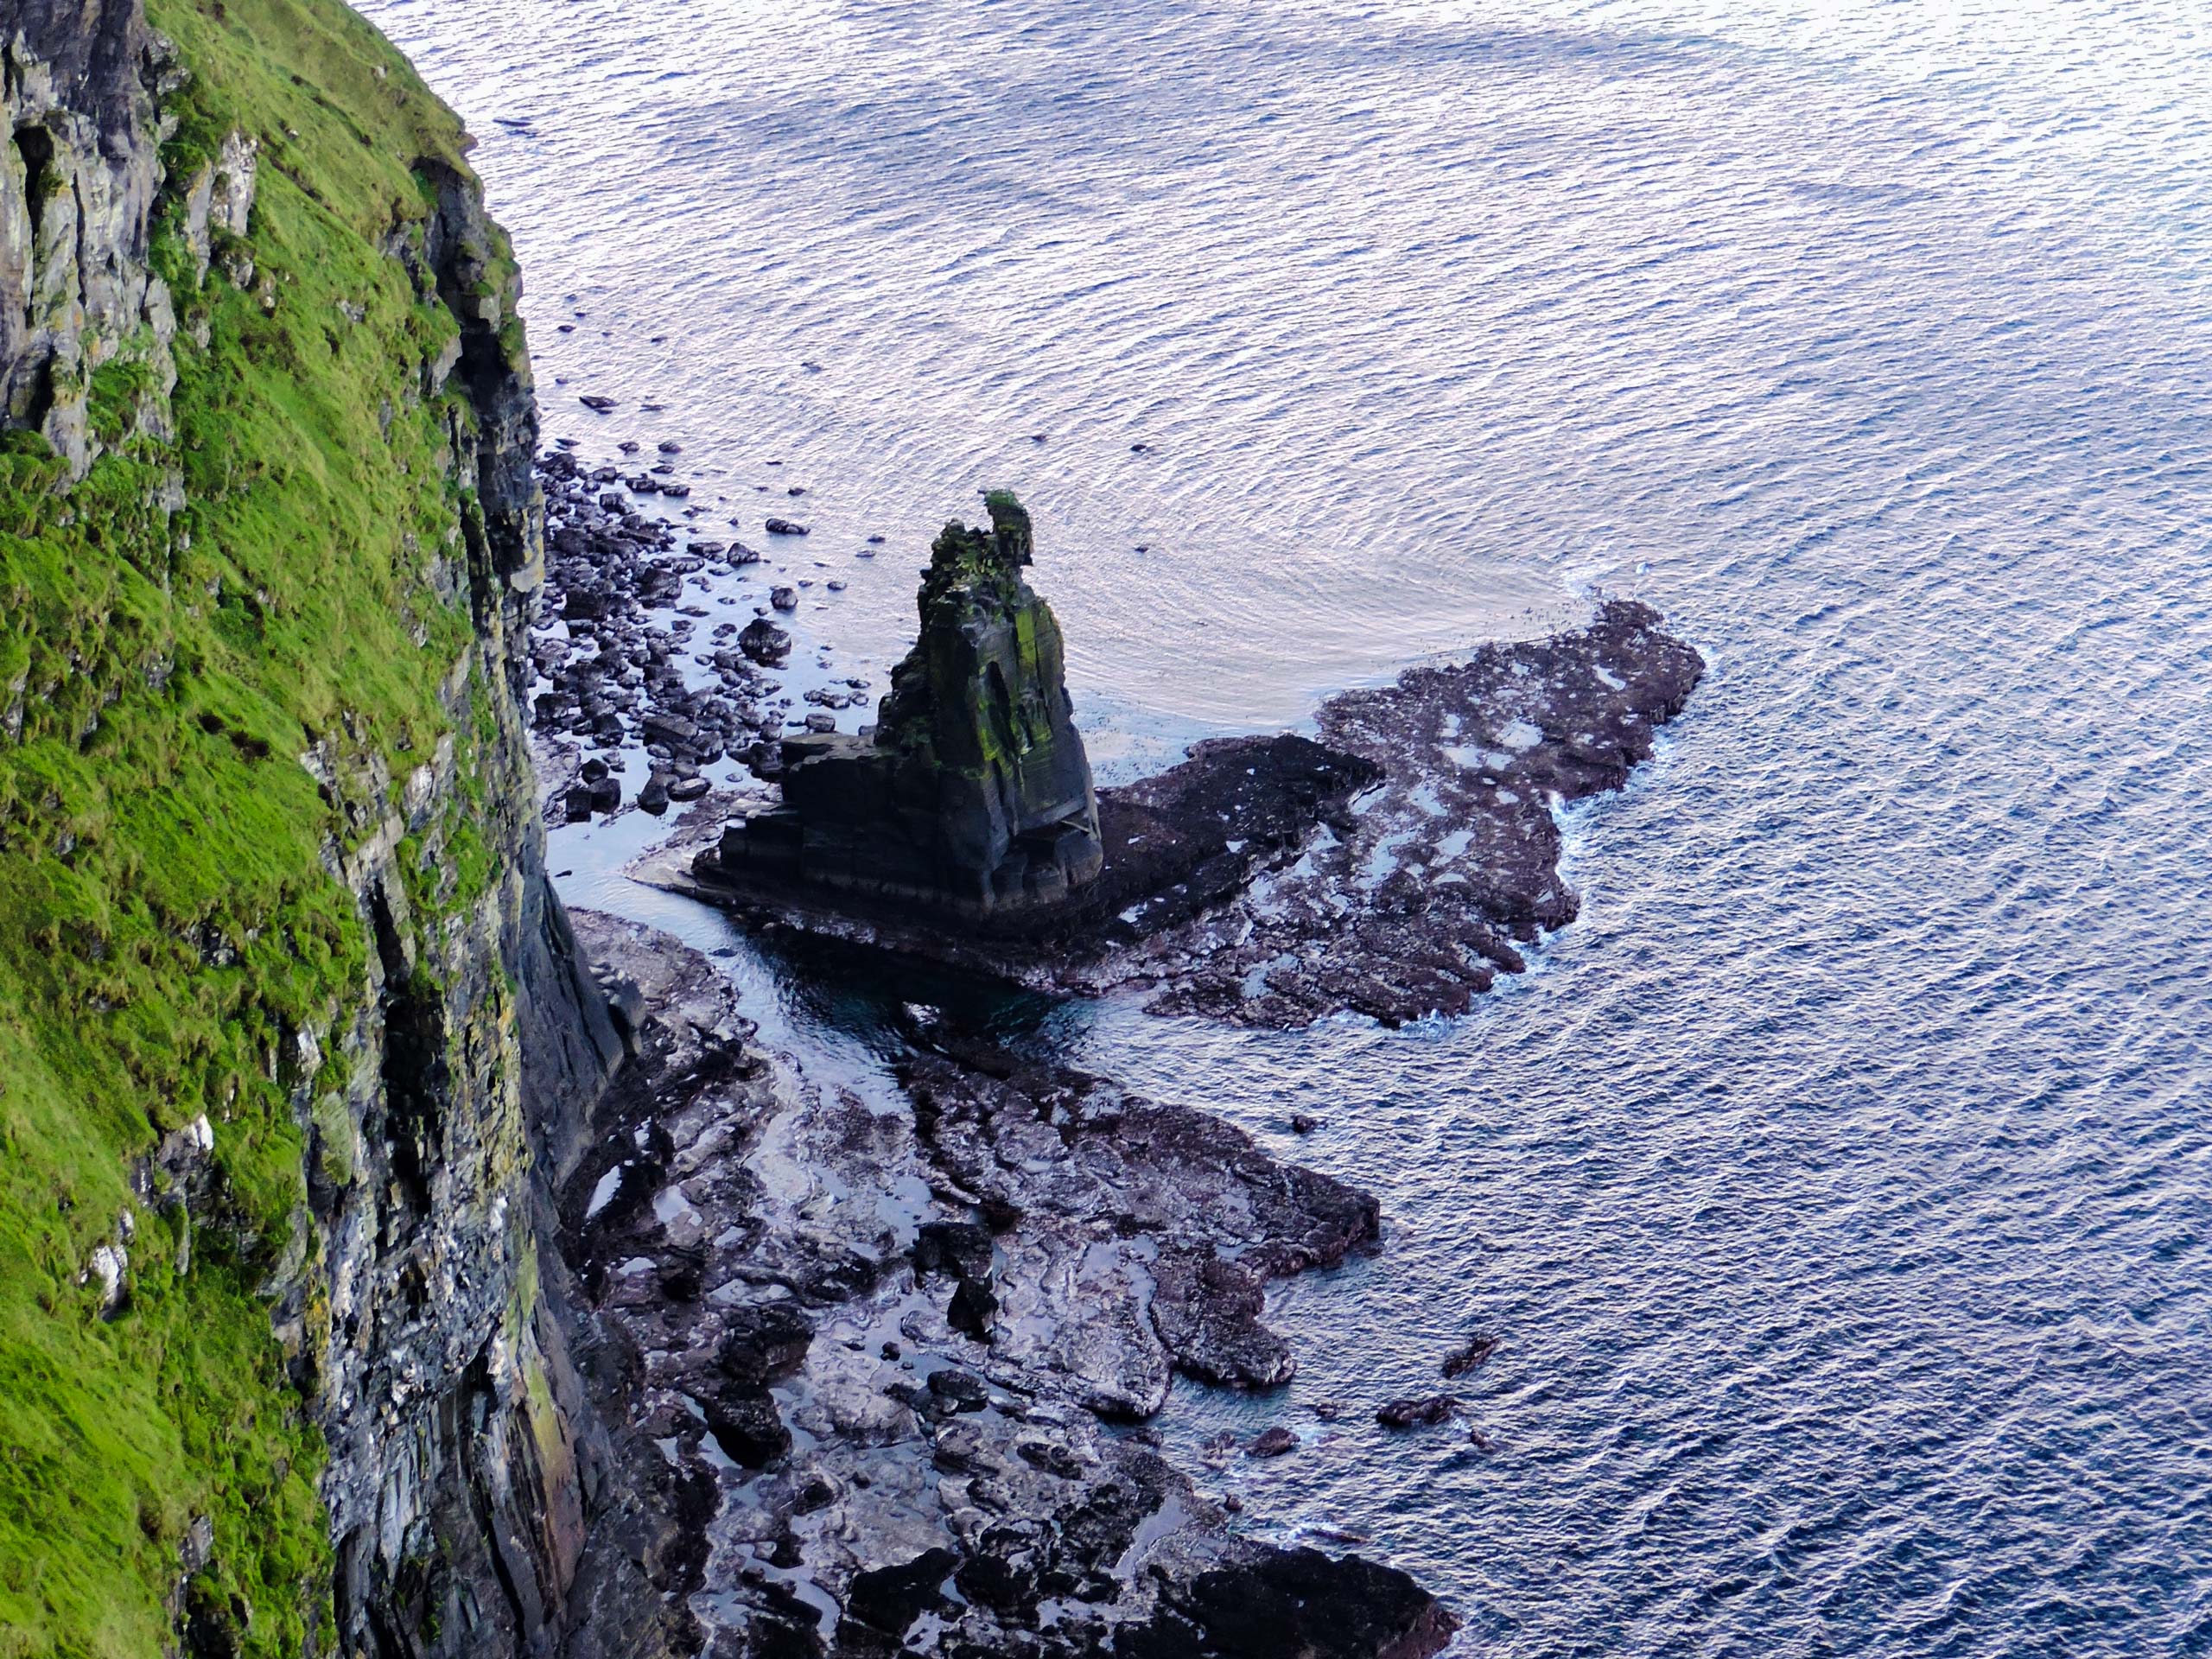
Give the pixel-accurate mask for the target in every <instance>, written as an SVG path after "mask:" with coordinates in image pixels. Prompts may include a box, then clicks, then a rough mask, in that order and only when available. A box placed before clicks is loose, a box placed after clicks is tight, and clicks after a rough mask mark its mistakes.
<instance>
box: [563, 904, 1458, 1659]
mask: <svg viewBox="0 0 2212 1659" xmlns="http://www.w3.org/2000/svg"><path fill="white" fill-rule="evenodd" d="M574 922H575V931H576V935H577V938H578V941H579V943H580V944H581V945H582V948H583V949H584V950H585V951H586V952H587V953H588V955H589V956H590V957H592V958H593V959H594V961H595V962H597V963H599V964H600V972H601V980H602V983H603V984H604V985H605V986H606V988H607V991H608V994H609V998H610V1001H611V1002H612V1004H613V1007H615V1008H616V1009H617V1010H619V1011H620V1016H621V1019H622V1020H623V1021H624V1022H625V1024H626V1027H627V1028H628V1032H629V1035H630V1039H631V1042H632V1052H633V1054H634V1055H635V1058H634V1059H633V1060H632V1063H631V1065H629V1066H628V1067H627V1068H626V1070H625V1071H623V1072H622V1073H621V1075H620V1077H618V1079H617V1080H616V1083H615V1084H614V1089H613V1093H612V1095H611V1096H609V1097H608V1098H607V1100H606V1101H604V1102H603V1103H601V1109H600V1113H599V1116H598V1124H599V1127H600V1128H601V1132H602V1135H603V1139H602V1140H601V1144H600V1146H599V1147H598V1148H597V1149H595V1150H594V1152H592V1153H591V1154H588V1156H586V1157H585V1158H584V1159H583V1160H582V1162H580V1163H579V1164H578V1165H577V1166H576V1167H575V1171H574V1173H573V1174H571V1176H570V1177H569V1180H568V1181H567V1183H566V1185H565V1186H564V1187H563V1192H562V1194H561V1197H560V1209H561V1213H562V1238H563V1255H565V1256H566V1257H567V1258H568V1259H569V1262H570V1263H571V1265H572V1266H573V1267H574V1268H575V1270H576V1272H577V1274H578V1277H579V1279H580V1281H581V1287H582V1294H583V1295H584V1296H585V1298H586V1299H587V1300H588V1302H589V1303H590V1304H591V1306H592V1307H593V1309H594V1315H595V1322H596V1323H597V1325H599V1326H601V1328H602V1329H607V1330H610V1331H611V1332H613V1333H616V1335H617V1336H618V1337H619V1341H620V1346H621V1347H622V1349H623V1350H624V1351H626V1354H627V1356H628V1357H627V1359H626V1365H627V1367H628V1376H629V1384H630V1386H629V1389H628V1391H627V1395H628V1399H629V1401H630V1402H631V1404H630V1411H631V1421H630V1422H629V1423H627V1424H625V1425H622V1426H621V1427H622V1428H623V1429H624V1430H625V1431H626V1432H629V1433H632V1438H633V1440H636V1441H639V1442H648V1441H649V1442H652V1443H654V1444H657V1445H658V1447H659V1450H660V1454H661V1456H662V1457H663V1458H664V1459H665V1460H666V1465H667V1468H666V1470H665V1471H647V1476H646V1478H647V1480H648V1481H649V1482H657V1483H658V1484H662V1485H664V1486H665V1487H666V1488H667V1491H666V1493H665V1498H666V1501H667V1502H668V1503H671V1506H672V1507H673V1508H674V1510H676V1511H677V1516H678V1517H679V1526H678V1528H677V1531H678V1532H680V1533H681V1534H682V1535H683V1537H684V1538H685V1539H686V1540H687V1541H685V1542H683V1544H682V1545H681V1546H680V1548H676V1549H675V1550H674V1552H673V1553H672V1554H667V1555H666V1556H664V1559H662V1560H659V1561H658V1562H657V1563H654V1564H652V1565H653V1567H656V1568H657V1570H658V1579H659V1581H660V1582H661V1583H662V1584H663V1586H664V1590H665V1591H666V1592H669V1593H671V1594H673V1595H677V1596H679V1597H685V1598H688V1600H689V1605H690V1608H691V1610H692V1615H693V1617H694V1618H695V1619H696V1625H697V1628H696V1631H695V1632H694V1634H695V1636H696V1639H697V1640H698V1641H699V1643H701V1644H702V1647H703V1649H704V1650H705V1651H708V1652H709V1653H712V1654H715V1655H716V1656H722V1659H736V1656H739V1655H763V1656H765V1655H779V1656H780V1655H838V1656H845V1655H849V1656H855V1659H857V1656H877V1655H889V1654H893V1653H914V1654H933V1655H942V1656H946V1659H986V1656H991V1659H1000V1656H1032V1659H1046V1656H1071V1659H1072V1656H1102V1659H1103V1656H1107V1655H1113V1656H1117V1659H1152V1656H1158V1659H1167V1656H1171V1655H1173V1656H1192V1659H1209V1656H1217V1659H1263V1656H1267V1659H1271V1656H1276V1655H1283V1654H1306V1655H1310V1656H1314V1659H1324V1656H1341V1659H1366V1656H1375V1659H1425V1656H1428V1655H1431V1654H1433V1653H1436V1652H1438V1651H1439V1650H1440V1649H1441V1648H1442V1647H1443V1646H1444V1645H1445V1643H1446V1641H1447V1640H1448V1639H1449V1637H1450V1635H1451V1633H1452V1630H1454V1629H1455V1628H1456V1624H1457V1621H1456V1620H1454V1619H1453V1618H1452V1616H1451V1614H1450V1613H1448V1612H1447V1611H1446V1610H1445V1609H1444V1608H1442V1607H1441V1606H1440V1605H1439V1604H1437V1603H1436V1602H1435V1601H1434V1600H1433V1599H1432V1598H1431V1597H1430V1596H1428V1595H1427V1592H1424V1591H1422V1590H1421V1588H1420V1587H1419V1586H1417V1585H1416V1584H1415V1583H1414V1581H1413V1580H1411V1579H1409V1578H1408V1577H1407V1576H1406V1575H1405V1574H1404V1573H1400V1572H1397V1571H1396V1570H1395V1569H1393V1568H1389V1567H1383V1566H1380V1565H1378V1564H1376V1563H1373V1562H1370V1561H1367V1560H1363V1559H1361V1558H1359V1557H1357V1556H1345V1557H1342V1558H1334V1557H1331V1556H1328V1555H1325V1554H1322V1553H1320V1552H1319V1551H1316V1550H1312V1549H1304V1548H1300V1549H1283V1548H1276V1547H1274V1546H1271V1545H1267V1544H1262V1543H1260V1542H1257V1541H1253V1540H1250V1539H1249V1538H1245V1537H1243V1536H1240V1535H1238V1533H1237V1532H1236V1529H1235V1527H1234V1524H1233V1522H1231V1520H1230V1510H1231V1508H1233V1500H1231V1501H1230V1503H1228V1504H1224V1503H1223V1502H1221V1501H1219V1500H1217V1499H1215V1498H1212V1497H1208V1496H1206V1495H1205V1493H1203V1492H1202V1491H1200V1490H1199V1488H1198V1485H1197V1484H1195V1483H1194V1482H1193V1481H1192V1478H1190V1477H1189V1476H1188V1475H1187V1474H1186V1473H1185V1472H1184V1471H1179V1470H1178V1469H1176V1468H1175V1467H1173V1465H1171V1464H1169V1463H1168V1462H1167V1461H1166V1459H1163V1458H1162V1457H1161V1455H1160V1452H1159V1451H1158V1449H1157V1446H1156V1443H1155V1442H1154V1440H1152V1438H1151V1437H1150V1436H1149V1434H1148V1433H1146V1432H1145V1431H1143V1430H1142V1429H1141V1428H1135V1429H1133V1428H1129V1427H1116V1425H1128V1424H1132V1423H1137V1422H1141V1421H1142V1420H1143V1419H1145V1418H1147V1417H1149V1416H1151V1415H1153V1414H1155V1413H1157V1412H1158V1411H1159V1410H1160V1408H1161V1406H1162V1405H1163V1404H1164V1403H1165V1401H1166V1395H1167V1385H1168V1379H1169V1376H1170V1374H1171V1372H1173V1371H1180V1372H1183V1373H1184V1374H1185V1375H1188V1376H1195V1377H1198V1378H1200V1379H1203V1380H1205V1381H1209V1382H1215V1383H1226V1384H1229V1385H1232V1386H1248V1387H1255V1388H1265V1387H1271V1386H1274V1385H1278V1384H1280V1383H1283V1382H1285V1381H1287V1379H1288V1378H1289V1376H1290V1375H1291V1374H1292V1372H1293V1371H1294V1369H1295V1366H1294V1360H1293V1357H1292V1356H1291V1355H1290V1353H1289V1351H1288V1350H1287V1347H1286V1346H1285V1345H1284V1344H1283V1343H1282V1341H1281V1338H1279V1337H1277V1336H1276V1335H1275V1334H1274V1332H1270V1331H1268V1329H1267V1328H1266V1326H1265V1325H1262V1323H1261V1322H1260V1319H1259V1318H1258V1315H1259V1313H1260V1311H1261V1289H1262V1285H1263V1284H1264V1282H1265V1281H1266V1280H1268V1278H1271V1277H1277V1276H1281V1275H1284V1274H1293V1273H1297V1272H1301V1271H1305V1270H1306V1269H1308V1268H1316V1267H1325V1266H1328V1265H1331V1264H1332V1263H1334V1262H1338V1261H1340V1260H1341V1259H1342V1258H1343V1257H1344V1255H1345V1254H1346V1253H1347V1252H1348V1251H1351V1250H1354V1249H1363V1248H1370V1247H1371V1246H1372V1245H1373V1243H1374V1242H1375V1239H1376V1224H1377V1215H1376V1204H1375V1201H1374V1199H1373V1198H1370V1197H1369V1196H1368V1195H1366V1194H1364V1193H1362V1192H1357V1191H1355V1190H1353V1189H1351V1188H1350V1187H1347V1186H1344V1185H1343V1184H1341V1183H1339V1182H1337V1181H1334V1180H1332V1179H1329V1178H1328V1177H1326V1176H1325V1175H1321V1174H1318V1173H1314V1172H1313V1171H1310V1170H1306V1169H1301V1168H1298V1167H1295V1166H1285V1165H1281V1164H1278V1163H1276V1162H1274V1160H1271V1159H1269V1158H1268V1156H1267V1155H1266V1154H1263V1153H1262V1152H1261V1151H1260V1150H1259V1149H1258V1148H1257V1147H1255V1146H1254V1145H1253V1144H1252V1142H1251V1141H1249V1139H1248V1138H1247V1137H1245V1136H1244V1135H1242V1134H1241V1133H1239V1132H1238V1131H1236V1130H1235V1129H1233V1128H1230V1127H1229V1126H1227V1125H1226V1124H1224V1123H1222V1122H1218V1121H1217V1120H1214V1119H1212V1118H1210V1117H1207V1116H1205V1115H1204V1114H1201V1113H1198V1112H1195V1111H1192V1110H1190V1109H1187V1108H1184V1107H1180V1106H1177V1105H1173V1104H1166V1103H1154V1102H1148V1101H1144V1100H1140V1099H1136V1098H1134V1097H1131V1096H1127V1095H1126V1094H1124V1093H1123V1092H1122V1091H1121V1090H1118V1089H1116V1088H1115V1087H1114V1086H1113V1085H1112V1084H1109V1083H1106V1082H1104V1081H1103V1080H1101V1079H1099V1078H1096V1077H1086V1076H1083V1075H1081V1074H1079V1073H1076V1072H1072V1071H1065V1070H1062V1069H1057V1068H1052V1067H1045V1066H1039V1065H1033V1064H1029V1063H1025V1062H1023V1061H1021V1060H1019V1059H1017V1058H1014V1057H1013V1056H1011V1055H1007V1054H1005V1053H1003V1052H999V1051H996V1050H995V1049H992V1048H989V1047H988V1046H982V1045H979V1044H977V1043H976V1042H974V1041H972V1040H969V1039H965V1038H963V1036H961V1035H960V1034H958V1033H955V1032H953V1031H951V1030H950V1029H947V1028H945V1027H943V1026H942V1025H938V1024H936V1023H931V1024H928V1025H919V1024H918V1025H917V1026H916V1027H915V1028H914V1030H913V1031H912V1039H913V1052H912V1058H910V1059H909V1060H908V1062H907V1063H906V1065H904V1066H903V1068H902V1069H901V1072H900V1083H901V1085H902V1089H903V1093H904V1104H903V1109H886V1106H885V1103H882V1102H880V1101H877V1102H871V1101H868V1100H866V1099H863V1098H862V1097H861V1096H860V1095H859V1094H857V1093H855V1092H854V1091H853V1090H850V1089H841V1088H837V1087H835V1086H825V1085H824V1084H821V1083H819V1082H817V1081H816V1080H813V1079H810V1078H807V1077H804V1076H802V1075H800V1074H798V1072H797V1071H795V1070H794V1069H793V1067H792V1065H791V1063H790V1061H789V1060H788V1059H787V1058H780V1057H778V1056H775V1055H772V1054H771V1053H769V1052H766V1051H765V1050H764V1049H763V1048H762V1046H760V1044H759V1043H758V1041H757V1039H756V1034H755V1033H754V1030H753V1027H752V1026H751V1025H750V1024H749V1023H748V1022H747V1020H745V1019H744V1018H743V1016H742V1014H741V1012H740V1010H739V1007H738V1005H737V1000H736V996H735V993H734V990H733V988H731V986H730V984H729V982H728V980H727V979H726V978H725V977H724V976H722V975H721V974H720V973H719V972H718V971H717V970H716V969H715V967H714V964H713V963H710V962H709V961H708V960H707V959H706V958H705V957H702V956H701V955H699V953H697V952H696V951H694V950H690V949H689V948H688V947H686V946H684V945H683V944H680V943H679V942H678V941H677V940H675V939H672V938H668V937H667V936H665V935H663V934H659V933H657V932H655V931H652V930H650V929H647V928H645V927H643V926H641V925H637V924H635V923H631V922H626V921H623V920H620V919H619V918H613V917H609V916H605V915H601V914H597V913H594V912H576V913H575V917H574ZM1376 1432H1377V1433H1382V1432H1383V1430H1381V1429H1380V1428H1378V1429H1377V1430H1376ZM1271 1433H1275V1437H1276V1439H1278V1440H1286V1441H1287V1442H1290V1443H1294V1440H1295V1436H1294V1435H1292V1434H1291V1433H1290V1432H1289V1431H1288V1430H1287V1429H1284V1430H1281V1431H1280V1432H1275V1431H1271ZM1259 1440H1260V1441H1262V1442H1268V1435H1267V1434H1263V1435H1262V1436H1261V1437H1259ZM1251 1449H1252V1451H1253V1452H1254V1454H1255V1455H1267V1454H1268V1452H1273V1451H1280V1450H1282V1449H1287V1447H1286V1446H1276V1445H1274V1444H1273V1443H1272V1442H1269V1443H1268V1444H1265V1445H1262V1444H1259V1443H1256V1442H1255V1446H1253V1447H1252V1448H1251ZM664 1542H665V1538H664Z"/></svg>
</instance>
